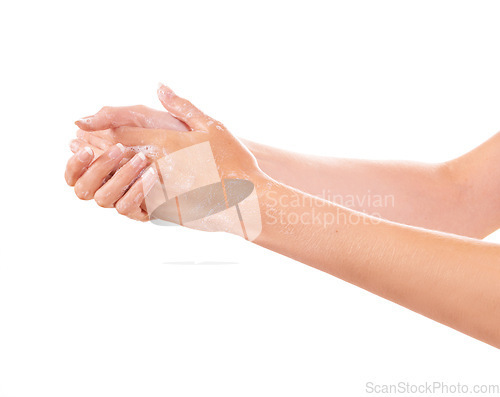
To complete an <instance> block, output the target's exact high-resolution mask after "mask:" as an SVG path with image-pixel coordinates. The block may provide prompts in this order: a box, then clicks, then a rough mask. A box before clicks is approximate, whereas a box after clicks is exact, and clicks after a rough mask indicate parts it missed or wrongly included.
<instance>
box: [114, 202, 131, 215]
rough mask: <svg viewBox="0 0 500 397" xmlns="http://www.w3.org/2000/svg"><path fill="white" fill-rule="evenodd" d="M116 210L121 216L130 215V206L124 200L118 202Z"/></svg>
mask: <svg viewBox="0 0 500 397" xmlns="http://www.w3.org/2000/svg"><path fill="white" fill-rule="evenodd" d="M115 208H116V211H118V213H119V214H120V215H125V216H128V214H129V213H130V207H129V205H127V203H126V202H125V201H123V200H120V201H118V202H117V203H116V205H115Z"/></svg>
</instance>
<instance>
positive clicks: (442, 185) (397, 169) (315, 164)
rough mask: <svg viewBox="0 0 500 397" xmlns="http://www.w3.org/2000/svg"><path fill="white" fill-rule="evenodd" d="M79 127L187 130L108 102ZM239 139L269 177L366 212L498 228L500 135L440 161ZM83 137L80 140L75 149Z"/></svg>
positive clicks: (465, 228) (160, 116)
mask: <svg viewBox="0 0 500 397" xmlns="http://www.w3.org/2000/svg"><path fill="white" fill-rule="evenodd" d="M77 125H78V126H79V127H80V128H82V129H83V130H86V131H95V130H99V129H106V128H111V127H118V126H124V125H126V126H136V127H142V128H168V129H175V130H179V131H188V127H187V126H186V125H185V124H184V123H182V122H180V121H179V120H177V119H175V118H174V117H172V116H171V115H170V114H169V113H167V112H160V111H157V110H153V109H149V108H146V107H144V106H133V107H124V108H111V107H106V108H103V109H102V110H101V111H100V112H98V113H97V114H96V115H95V116H92V117H89V118H85V119H82V120H80V121H79V122H77ZM86 136H87V137H90V139H92V136H91V135H90V134H86ZM87 141H88V139H87ZM241 141H242V142H243V143H244V144H245V145H246V146H247V148H248V149H249V150H250V151H251V152H252V154H253V155H254V156H255V157H256V159H257V162H258V164H259V167H260V168H261V169H262V170H263V171H264V172H265V173H266V174H267V175H269V176H270V177H272V178H273V179H275V180H277V181H279V182H282V183H284V184H287V185H288V186H291V187H294V188H296V189H298V190H302V191H304V192H306V193H309V194H312V195H314V196H317V197H320V198H323V199H325V200H328V201H331V202H335V203H337V204H340V205H342V206H345V207H348V208H351V209H354V210H357V211H361V212H364V213H367V214H369V215H374V216H378V217H382V218H384V219H388V220H391V221H394V222H398V223H403V224H407V225H412V226H419V227H424V228H427V229H432V230H439V231H443V232H448V233H454V234H459V235H464V236H468V237H475V238H483V237H485V236H487V235H488V234H490V233H492V232H493V231H495V230H497V229H498V228H499V227H500V166H498V162H499V159H500V133H499V134H497V135H495V136H494V137H493V138H491V139H490V140H489V141H487V142H485V143H484V144H483V145H481V146H479V147H478V148H476V149H474V150H472V151H471V152H469V153H467V154H466V155H464V156H462V157H460V158H458V159H456V160H452V161H450V162H446V163H440V164H425V163H415V162H405V161H369V160H359V159H344V158H334V157H319V156H310V155H304V154H300V153H293V152H289V151H285V150H281V149H278V148H274V147H270V146H266V145H262V144H259V143H255V142H251V141H248V140H245V139H241ZM88 143H89V142H83V141H80V144H79V145H78V144H76V145H74V151H76V150H79V149H81V148H82V147H83V146H85V145H87V144H88ZM96 152H97V153H98V152H99V151H98V150H96Z"/></svg>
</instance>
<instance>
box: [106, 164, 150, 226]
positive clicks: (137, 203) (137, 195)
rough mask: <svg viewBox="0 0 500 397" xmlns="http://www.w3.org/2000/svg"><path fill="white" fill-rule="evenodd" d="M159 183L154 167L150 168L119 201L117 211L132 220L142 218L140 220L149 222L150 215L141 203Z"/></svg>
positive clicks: (116, 206) (116, 205)
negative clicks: (142, 207)
mask: <svg viewBox="0 0 500 397" xmlns="http://www.w3.org/2000/svg"><path fill="white" fill-rule="evenodd" d="M157 183H159V178H158V175H157V173H156V171H155V169H154V167H149V168H148V170H147V171H146V172H145V173H144V174H142V175H141V177H140V178H139V179H137V181H136V182H135V183H134V184H133V185H132V186H131V187H130V189H129V190H128V191H127V193H125V194H124V196H123V197H122V198H121V199H120V200H118V202H117V203H116V204H115V208H116V210H117V211H118V212H119V213H120V214H122V215H125V216H128V217H129V218H132V219H138V218H142V219H138V220H143V221H146V220H148V219H149V215H148V213H147V212H146V211H143V210H142V209H141V203H142V202H143V201H144V198H145V197H146V196H147V195H148V194H149V192H150V191H151V189H152V188H153V187H154V186H155V185H156V184H157ZM139 214H140V215H139Z"/></svg>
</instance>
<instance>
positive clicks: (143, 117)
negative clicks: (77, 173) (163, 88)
mask: <svg viewBox="0 0 500 397" xmlns="http://www.w3.org/2000/svg"><path fill="white" fill-rule="evenodd" d="M75 124H76V125H77V126H78V127H79V128H81V129H82V130H85V131H97V130H105V129H109V128H117V127H122V126H128V127H142V128H164V129H172V130H177V131H189V128H188V127H187V126H186V125H185V124H184V123H183V122H181V121H179V120H177V119H176V118H175V117H173V116H172V115H171V114H169V113H167V112H162V111H159V110H155V109H151V108H148V107H146V106H143V105H137V106H123V107H110V106H106V107H103V108H102V109H101V110H100V111H99V112H97V113H96V114H95V115H93V116H89V117H84V118H83V119H80V120H78V121H76V122H75Z"/></svg>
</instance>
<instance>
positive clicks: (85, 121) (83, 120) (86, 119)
mask: <svg viewBox="0 0 500 397" xmlns="http://www.w3.org/2000/svg"><path fill="white" fill-rule="evenodd" d="M93 117H94V116H87V117H83V118H81V119H78V120H76V122H75V124H76V125H78V124H89V123H90V122H91V121H92V118H93Z"/></svg>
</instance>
